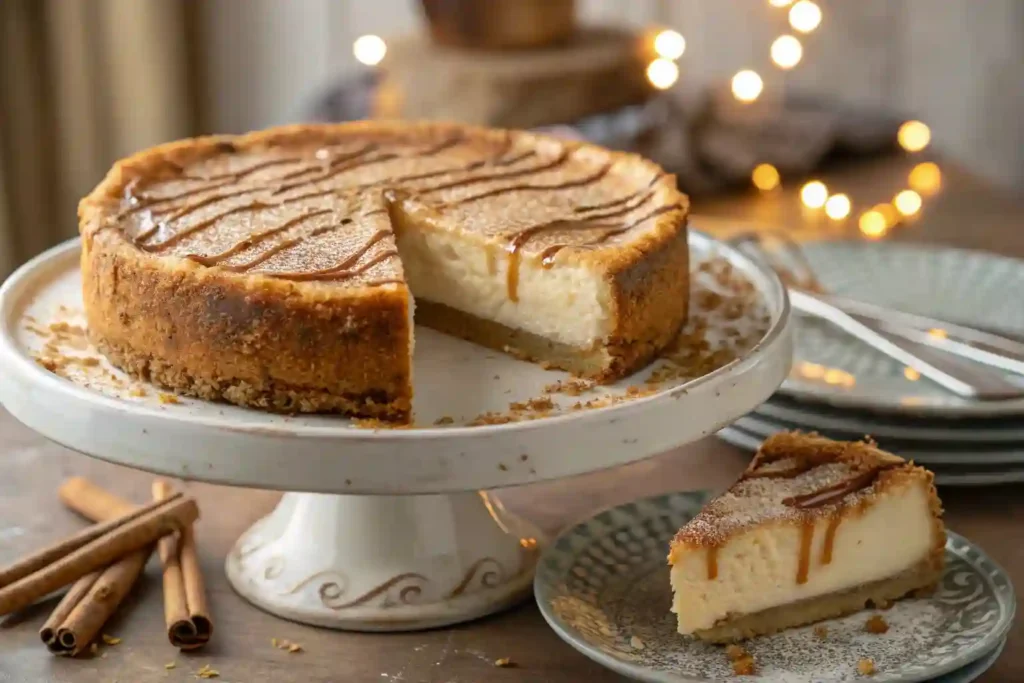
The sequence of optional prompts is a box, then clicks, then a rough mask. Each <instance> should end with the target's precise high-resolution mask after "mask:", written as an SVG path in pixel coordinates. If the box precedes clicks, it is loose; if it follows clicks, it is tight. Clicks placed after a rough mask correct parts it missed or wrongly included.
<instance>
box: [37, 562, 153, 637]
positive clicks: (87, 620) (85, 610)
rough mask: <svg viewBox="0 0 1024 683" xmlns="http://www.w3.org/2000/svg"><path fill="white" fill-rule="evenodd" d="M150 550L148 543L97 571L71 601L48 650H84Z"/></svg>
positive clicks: (118, 603)
mask: <svg viewBox="0 0 1024 683" xmlns="http://www.w3.org/2000/svg"><path fill="white" fill-rule="evenodd" d="M151 550H152V548H151V547H146V548H143V549H142V550H136V551H135V552H133V553H130V554H129V555H126V556H125V557H124V558H123V559H121V560H119V561H118V562H115V563H114V564H112V565H110V566H109V567H107V568H106V569H105V570H104V571H103V573H102V574H100V576H99V578H98V579H96V581H95V583H93V585H92V587H91V588H90V589H89V592H88V593H87V594H86V595H85V597H84V598H82V600H81V601H80V602H79V603H78V604H77V605H75V608H74V609H73V610H71V613H70V614H69V615H68V616H67V619H65V620H64V623H63V624H62V625H61V626H60V628H58V629H57V634H56V638H55V641H56V649H54V648H53V647H51V648H50V649H51V651H53V652H56V653H57V654H69V655H71V656H76V655H79V654H81V653H82V652H84V651H85V649H86V648H87V647H88V646H89V644H90V643H92V642H93V641H94V640H95V639H96V636H98V635H99V634H100V629H102V628H103V624H105V623H107V620H108V619H109V618H110V616H111V615H112V614H113V613H114V610H116V609H117V606H118V605H120V604H121V601H122V600H124V598H125V596H126V595H128V591H130V590H131V588H132V586H133V585H135V581H136V580H137V579H138V578H139V575H140V574H141V573H142V570H143V568H144V567H145V566H146V561H147V560H148V559H149V554H150V552H151Z"/></svg>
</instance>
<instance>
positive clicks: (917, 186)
mask: <svg viewBox="0 0 1024 683" xmlns="http://www.w3.org/2000/svg"><path fill="white" fill-rule="evenodd" d="M768 4H769V5H771V6H772V7H777V8H786V7H788V8H789V11H788V15H787V19H788V22H789V26H790V28H792V29H793V30H794V31H795V32H797V33H802V34H808V33H811V32H812V31H814V30H815V29H817V28H818V27H819V26H820V25H821V22H822V18H823V15H822V11H821V8H820V7H819V6H818V5H817V4H816V3H815V2H813V0H797V1H796V2H794V1H793V0H768ZM770 54H771V59H772V62H773V63H774V64H775V66H777V67H778V68H780V69H782V70H789V69H792V68H794V67H795V66H797V65H798V64H799V63H800V61H801V60H802V59H803V55H804V48H803V44H802V43H801V42H800V39H799V38H797V37H796V36H793V35H789V34H783V35H780V36H779V37H777V38H776V39H775V40H774V41H773V42H772V44H771V49H770ZM763 90H764V83H763V81H762V79H761V77H760V75H758V74H757V72H756V71H753V70H750V69H744V70H742V71H739V72H738V73H737V74H736V75H735V76H733V78H732V94H733V96H734V97H735V98H736V99H737V100H739V101H740V102H753V101H755V100H757V99H758V97H760V95H761V92H762V91H763ZM896 139H897V142H898V143H899V145H900V147H902V148H903V149H904V150H905V151H907V152H909V153H917V152H921V151H922V150H924V149H925V148H926V147H927V146H928V144H929V143H930V142H931V130H930V129H929V128H928V126H927V125H926V124H925V123H922V122H921V121H907V122H906V123H904V124H903V125H901V126H900V128H899V131H898V133H897V137H896ZM751 182H752V183H753V184H754V187H756V188H757V189H759V190H761V191H762V192H770V191H771V190H774V189H776V188H778V187H779V186H780V185H781V177H780V175H779V171H778V169H776V168H775V167H774V166H772V165H771V164H758V165H757V166H756V167H755V168H754V170H753V172H752V173H751ZM907 183H908V184H909V185H910V188H909V189H904V190H900V191H899V192H897V193H896V195H895V196H894V197H893V198H892V201H891V202H888V203H882V204H876V205H874V206H872V207H871V208H869V209H867V210H865V211H863V212H862V213H861V214H860V216H859V217H858V219H857V226H858V228H859V229H860V232H861V233H862V234H863V235H864V236H865V237H869V238H872V239H877V238H880V237H882V236H884V235H885V234H886V233H887V232H888V231H889V230H890V229H891V228H893V227H895V226H896V225H899V224H900V223H901V222H903V221H904V220H906V219H908V218H911V217H913V216H915V215H917V214H918V213H919V212H920V211H921V208H922V206H923V204H924V199H923V197H927V196H931V195H933V194H935V193H936V192H938V191H939V189H940V188H941V186H942V172H941V171H940V170H939V167H938V165H936V164H935V163H934V162H924V163H920V164H918V165H916V166H915V167H914V168H913V170H912V171H911V172H910V175H909V176H908V178H907ZM800 201H801V202H802V203H803V205H804V206H805V207H807V208H808V209H811V210H815V211H816V210H823V211H824V213H825V215H826V216H828V217H829V218H830V219H832V220H834V221H843V220H846V218H847V217H848V216H849V215H850V213H851V211H852V210H853V202H852V201H851V200H850V197H849V196H848V195H846V194H844V193H842V192H837V193H832V192H830V191H829V188H828V187H827V186H826V185H825V183H823V182H821V181H820V180H813V179H812V180H809V181H807V182H806V183H804V185H803V186H802V187H801V188H800Z"/></svg>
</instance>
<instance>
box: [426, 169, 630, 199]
mask: <svg viewBox="0 0 1024 683" xmlns="http://www.w3.org/2000/svg"><path fill="white" fill-rule="evenodd" d="M611 168H612V165H611V164H610V163H608V164H605V165H603V166H602V167H601V168H600V169H598V170H597V171H596V172H595V173H591V174H590V175H588V176H584V177H582V178H577V179H576V180H567V181H565V182H563V183H558V184H555V185H531V184H529V183H525V184H520V185H508V186H506V187H496V188H494V189H492V190H487V191H486V192H481V193H480V194H475V195H471V196H469V197H464V198H462V199H456V200H455V201H452V202H448V203H447V204H445V205H444V206H445V207H450V206H458V205H461V204H469V203H470V202H475V201H477V200H479V199H486V198H488V197H496V196H498V195H502V194H505V193H506V192H530V191H538V190H540V191H543V190H568V189H570V188H573V187H585V186H587V185H592V184H593V183H596V182H598V181H600V180H601V179H602V178H604V177H605V176H606V175H608V171H610V170H611Z"/></svg>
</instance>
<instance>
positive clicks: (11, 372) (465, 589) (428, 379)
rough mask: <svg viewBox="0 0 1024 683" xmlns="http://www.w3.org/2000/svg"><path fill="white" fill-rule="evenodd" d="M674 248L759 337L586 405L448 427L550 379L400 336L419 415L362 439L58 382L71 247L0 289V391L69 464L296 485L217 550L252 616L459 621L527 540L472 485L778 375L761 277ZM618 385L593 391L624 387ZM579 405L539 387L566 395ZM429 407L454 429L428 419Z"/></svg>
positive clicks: (778, 355)
mask: <svg viewBox="0 0 1024 683" xmlns="http://www.w3.org/2000/svg"><path fill="white" fill-rule="evenodd" d="M691 251H692V253H693V256H694V260H695V261H697V260H700V259H705V258H709V257H712V256H714V258H717V259H725V260H727V261H728V262H730V263H731V264H732V265H733V267H734V268H735V269H736V271H738V272H739V273H742V274H743V276H744V277H745V278H746V279H748V280H749V281H750V282H751V283H752V284H753V285H754V289H755V290H756V294H757V296H758V297H759V303H758V306H759V307H760V314H759V316H760V317H761V322H760V325H761V326H762V329H764V328H767V331H766V332H764V333H763V336H761V337H760V341H759V342H758V343H757V345H756V346H755V347H754V348H753V349H751V350H748V351H747V352H745V353H744V354H743V355H742V356H741V357H740V358H739V359H737V360H735V361H733V362H732V363H730V364H729V365H727V366H725V367H723V368H720V369H718V370H716V371H714V372H711V373H710V374H707V375H704V376H703V377H700V378H698V379H695V380H689V381H685V382H684V381H682V380H678V381H676V383H674V384H668V385H665V386H664V387H663V388H662V389H660V390H659V391H658V392H657V393H655V394H653V395H648V396H643V397H638V398H628V399H627V400H622V401H621V402H617V403H614V404H612V405H609V406H608V407H604V408H597V409H587V410H578V411H569V410H568V409H566V410H565V412H564V413H561V414H557V415H555V416H552V417H546V418H543V419H536V420H531V421H524V422H516V423H511V424H498V425H487V426H476V427H472V426H459V425H460V423H462V425H465V423H467V422H469V421H470V420H471V419H472V418H473V416H476V415H479V414H481V413H484V412H487V411H495V412H499V413H502V412H505V413H507V412H508V409H509V402H510V401H524V400H528V399H530V398H535V397H538V396H542V395H544V393H543V392H544V387H545V386H546V385H550V384H551V383H553V382H555V381H557V380H559V379H564V378H567V375H566V374H565V373H561V372H553V371H546V370H543V369H542V368H540V367H538V366H536V365H533V364H530V363H523V362H520V361H517V360H514V359H513V358H510V357H508V356H506V355H504V354H500V353H494V352H491V351H488V350H486V349H482V348H479V347H477V346H474V345H472V344H468V343H466V342H462V341H459V340H456V339H453V338H450V337H446V336H444V335H441V334H437V333H433V332H431V331H430V330H422V329H417V344H416V354H415V359H414V364H415V377H416V387H415V388H416V406H415V408H416V413H417V420H418V424H417V426H416V427H415V428H412V429H407V430H387V429H382V430H368V429H361V428H359V427H357V426H356V425H354V424H353V423H351V422H350V421H348V420H344V419H340V418H334V417H323V416H316V417H287V416H277V415H269V414H265V413H261V412H257V411H252V410H246V409H241V408H237V407H233V406H227V405H220V404H212V403H207V402H203V401H197V400H190V399H181V400H180V402H173V399H168V396H166V395H163V396H161V395H160V394H159V393H158V390H156V389H154V388H153V387H148V385H147V388H146V389H144V390H143V391H145V394H146V395H145V396H139V395H138V394H140V393H142V391H140V389H139V386H140V385H138V383H135V384H134V389H133V382H132V380H131V379H130V378H128V377H126V376H125V375H122V374H121V373H119V372H118V371H116V370H114V369H113V368H111V367H110V366H108V365H106V361H105V360H101V362H100V364H99V365H95V361H94V360H92V361H89V362H88V363H80V364H77V365H69V366H68V370H67V373H66V376H64V377H62V376H58V375H56V374H54V373H52V372H50V371H48V370H46V369H44V368H43V367H41V366H40V365H39V364H38V363H37V362H35V360H34V357H35V356H36V354H38V353H39V350H40V349H41V348H42V347H43V344H44V343H45V341H46V339H45V332H46V330H47V329H49V326H50V325H51V324H53V323H58V327H60V324H59V323H60V322H65V321H67V322H71V323H72V324H74V323H76V322H79V324H80V320H81V305H82V304H81V298H80V294H79V290H80V274H79V270H78V264H77V256H78V244H77V241H72V242H68V243H65V244H63V245H60V246H59V247H56V248H55V249H52V250H50V251H48V252H46V253H44V254H42V255H41V256H39V257H37V258H36V259H34V260H32V261H31V262H29V263H28V264H26V265H25V266H24V267H22V268H21V269H20V270H19V271H18V272H17V273H15V274H14V275H13V276H12V277H11V278H10V279H9V280H8V281H7V282H6V283H5V284H4V286H3V287H2V288H0V363H2V364H3V367H4V375H5V377H4V379H3V381H2V382H0V401H2V402H3V405H4V406H5V407H6V408H7V410H9V411H10V412H11V413H12V414H13V415H14V416H15V417H16V418H18V419H19V420H21V421H22V422H24V423H25V424H26V425H28V426H29V427H31V428H33V429H35V430H36V431H38V432H40V433H42V434H43V435H45V436H47V437H48V438H50V439H52V440H54V441H56V442H58V443H61V444H63V445H65V446H67V447H68V448H72V449H74V450H77V451H80V452H82V453H85V454H87V455H91V456H94V457H97V458H102V459H104V460H108V461H111V462H116V463H120V464H123V465H128V466H130V467H135V468H139V469H143V470H148V471H152V472H157V473H160V474H165V475H170V476H174V477H180V478H183V479H195V480H203V481H209V482H215V483H220V484H229V485H235V486H251V487H258V488H272V489H280V490H284V491H291V492H302V493H287V494H286V495H285V496H284V497H283V499H282V500H281V503H280V504H279V505H278V507H277V508H276V509H275V510H274V511H273V512H272V513H271V514H270V515H269V516H267V517H266V518H264V519H262V520H260V521H259V522H257V523H256V524H255V525H254V526H253V527H252V528H250V529H249V530H248V531H246V532H245V533H244V534H243V535H242V537H241V538H240V539H239V540H238V542H237V543H236V544H235V547H234V549H233V550H232V552H231V554H230V556H229V557H228V558H227V574H228V578H229V580H230V581H231V583H232V585H233V586H234V587H235V589H236V590H237V591H238V592H239V593H241V594H242V595H243V596H245V597H246V598H248V599H249V600H250V601H252V602H253V603H255V604H256V605H258V606H259V607H261V608H263V609H265V610H267V611H269V612H272V613H274V614H277V615H280V616H282V617H286V618H289V619H293V620H296V621H300V622H306V623H310V624H317V625H321V626H328V627H333V628H342V629H353V630H378V631H398V630H409V629H418V628H427V627H432V626H439V625H443V624H450V623H455V622H460V621H465V620H468V619H472V618H475V617H478V616H481V615H484V614H487V613H490V612H494V611H496V610H499V609H502V608H503V607H505V606H508V605H510V604H512V603H514V602H516V601H518V600H520V599H522V598H523V597H525V596H527V595H529V593H530V586H531V582H532V575H533V569H534V565H535V562H536V557H537V552H538V546H539V545H540V544H541V543H542V542H543V540H542V539H541V537H540V534H539V533H538V532H537V531H536V530H535V529H534V528H533V527H532V526H530V525H529V524H526V523H525V522H523V521H521V520H517V519H513V518H511V517H510V516H509V515H508V514H507V513H506V512H505V511H504V510H503V509H502V507H501V504H500V503H499V502H498V500H496V499H495V498H494V497H493V496H492V495H489V494H488V493H486V492H485V491H486V490H488V489H494V488H498V487H503V486H511V485H517V484H527V483H530V482H536V481H541V480H545V479H553V478H558V477H568V476H572V475H576V474H581V473H585V472H590V471H593V470H598V469H601V468H607V467H613V466H616V465H621V464H624V463H628V462H632V461H635V460H638V459H641V458H645V457H648V456H651V455H655V454H657V453H660V452H664V451H666V450H668V449H670V448H673V447H676V446H679V445H681V444H685V443H687V442H690V441H694V440H696V439H698V438H700V437H703V436H705V435H708V434H712V433H714V432H715V431H716V430H718V429H720V428H721V427H723V426H725V425H727V424H729V423H730V422H732V421H733V420H735V419H736V418H738V417H739V416H741V415H743V414H745V413H747V412H748V411H750V410H751V409H752V408H754V407H755V406H757V405H758V404H760V403H761V402H763V401H764V400H765V399H767V398H768V397H769V396H770V395H771V394H772V392H774V391H775V389H776V388H777V387H778V386H779V385H780V384H781V382H782V381H783V379H784V378H785V376H786V374H787V373H788V370H789V365H790V360H791V355H792V342H791V338H790V326H789V307H788V302H787V300H786V297H785V294H784V291H783V289H782V287H781V285H780V284H779V282H778V280H777V279H776V278H775V276H774V275H773V274H771V273H770V272H769V271H767V270H766V269H765V268H763V267H762V266H761V265H759V264H756V263H754V262H752V261H750V260H748V259H747V258H746V257H744V256H742V255H741V254H739V253H737V252H735V251H733V250H731V249H729V248H727V247H725V246H723V245H721V244H719V243H716V242H714V241H712V240H711V239H709V238H707V237H705V236H702V235H699V234H695V235H693V236H691ZM700 277H704V274H699V275H698V279H699V278H700ZM709 286H711V285H709ZM751 316H753V313H752V314H751ZM751 316H748V317H751ZM765 318H767V319H768V320H769V322H767V323H765V322H764V319H765ZM751 319H752V317H751ZM749 322H750V320H740V321H736V320H732V321H730V324H731V325H732V326H733V327H735V326H736V325H738V324H740V326H742V325H741V324H743V323H749ZM723 324H724V323H723ZM711 327H712V328H713V327H714V324H712V325H711ZM33 330H34V331H33ZM711 332H712V333H714V332H715V330H714V329H712V330H711ZM733 334H735V333H734V332H733ZM79 339H80V340H82V339H83V338H81V337H79ZM76 354H77V355H79V356H84V357H92V358H96V357H98V356H99V354H97V353H96V352H95V351H94V350H92V349H91V348H86V347H84V345H83V344H81V343H80V344H79V348H78V349H72V350H70V351H68V355H76ZM634 381H637V380H635V379H634ZM629 384H630V382H629V381H624V382H622V383H620V384H618V385H615V386H612V387H608V388H601V389H600V391H599V393H598V394H596V395H597V396H600V395H601V393H600V392H604V394H606V395H608V396H619V397H620V398H621V397H626V396H627V387H628V386H629ZM594 396H595V394H588V395H585V396H582V397H565V396H555V397H554V398H555V399H556V401H557V402H559V405H564V406H567V405H568V403H572V402H575V401H578V400H587V399H588V398H593V397H594ZM160 399H163V400H162V401H161V400H160ZM169 400H170V401H171V402H168V401H169ZM444 415H448V416H452V417H453V418H454V421H455V424H454V426H446V427H434V426H432V425H433V423H434V421H435V420H436V419H437V418H439V417H441V416H444ZM419 425H427V426H419ZM240 514H245V513H244V511H240Z"/></svg>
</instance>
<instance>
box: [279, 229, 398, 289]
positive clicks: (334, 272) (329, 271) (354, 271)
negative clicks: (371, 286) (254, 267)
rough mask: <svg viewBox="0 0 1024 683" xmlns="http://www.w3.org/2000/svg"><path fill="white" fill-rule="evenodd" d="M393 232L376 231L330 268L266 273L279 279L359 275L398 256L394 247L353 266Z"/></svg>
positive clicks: (313, 278)
mask: <svg viewBox="0 0 1024 683" xmlns="http://www.w3.org/2000/svg"><path fill="white" fill-rule="evenodd" d="M392 234H393V233H392V232H391V231H390V230H378V231H377V232H375V233H374V234H373V236H372V237H370V239H368V240H367V241H366V243H365V244H363V246H361V247H360V248H359V249H358V250H356V252H355V253H353V254H352V255H350V256H349V257H348V258H346V259H345V260H343V261H342V262H341V263H339V264H337V265H334V266H331V267H330V268H323V269H321V270H310V271H293V272H284V273H266V274H267V275H268V276H270V277H275V278H279V279H291V280H327V279H338V280H343V279H345V278H349V277H352V276H353V275H358V274H359V273H362V272H364V271H366V270H368V269H369V268H372V267H373V266H375V265H377V264H378V263H380V262H381V261H384V260H386V259H389V258H391V257H392V256H397V255H398V252H397V251H395V250H393V249H389V250H387V251H384V252H381V253H380V254H378V255H377V256H376V257H374V258H373V259H370V260H369V261H368V262H366V263H364V264H363V265H362V266H360V267H358V268H352V266H354V265H355V264H357V263H359V260H360V259H361V258H363V256H365V255H366V253H367V252H368V251H370V249H372V248H373V246H374V245H375V244H377V243H378V242H380V241H381V240H382V239H384V238H385V237H388V236H390V235H392Z"/></svg>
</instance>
